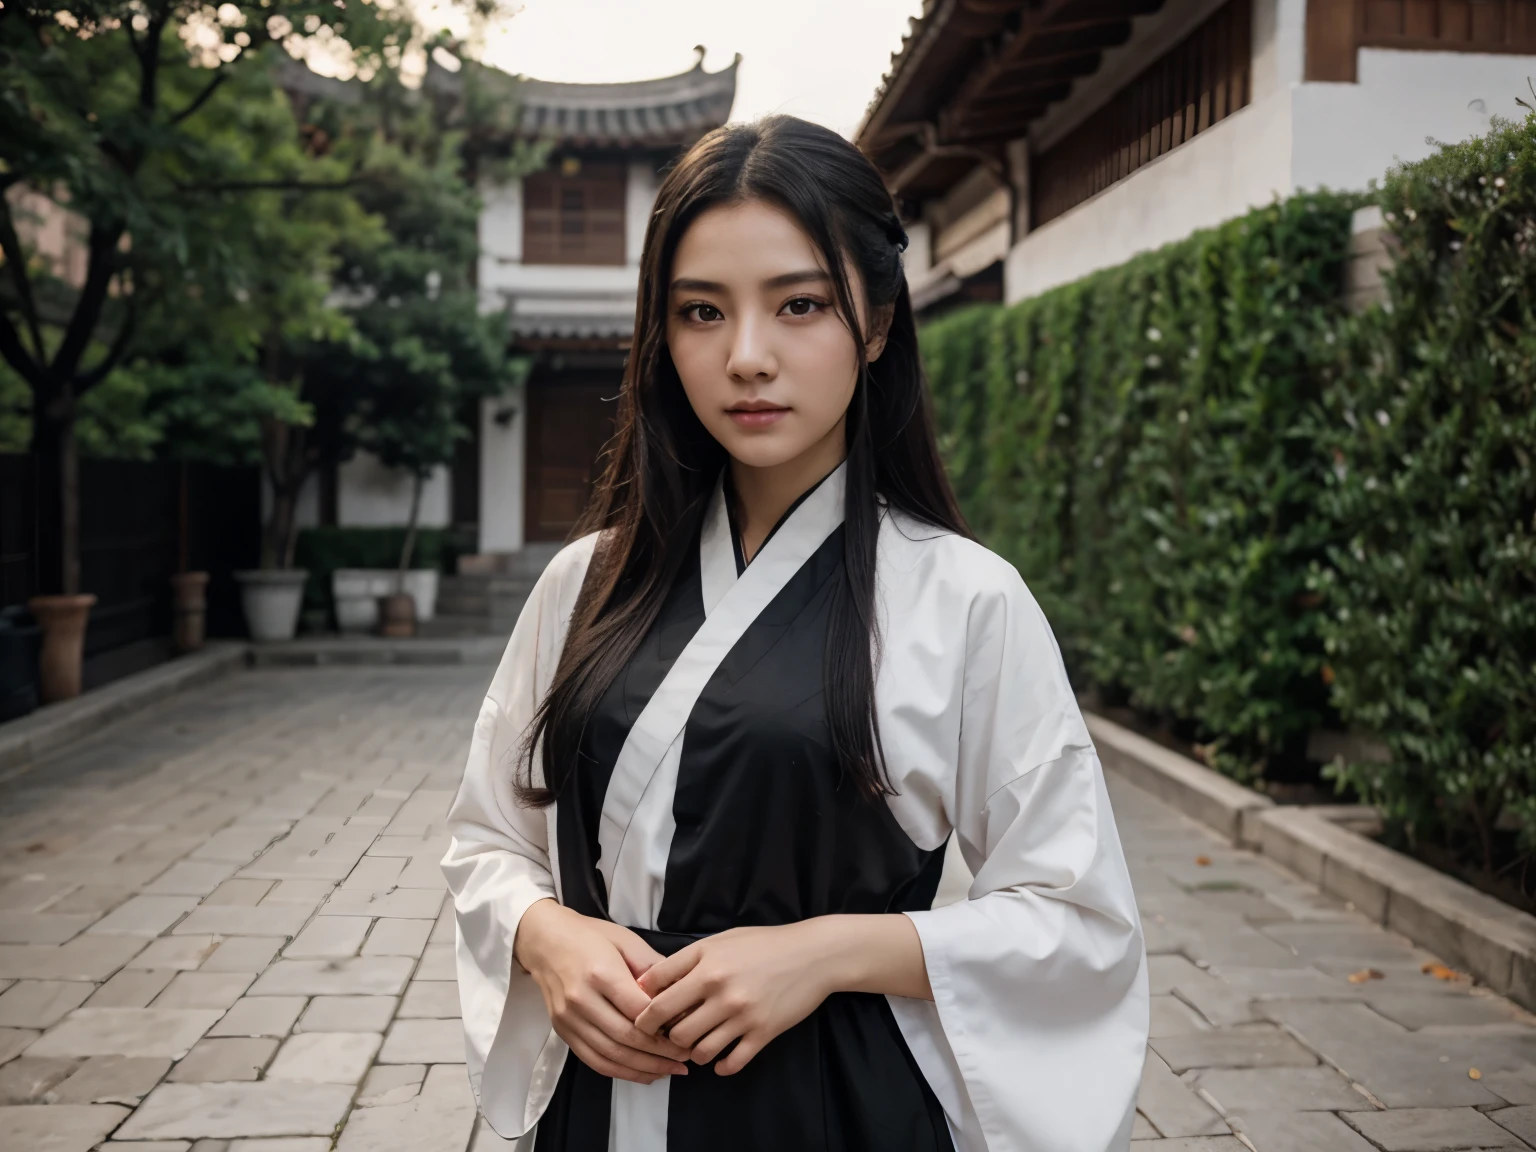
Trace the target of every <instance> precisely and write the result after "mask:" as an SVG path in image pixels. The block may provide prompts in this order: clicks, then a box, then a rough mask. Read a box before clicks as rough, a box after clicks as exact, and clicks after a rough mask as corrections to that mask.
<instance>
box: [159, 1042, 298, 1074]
mask: <svg viewBox="0 0 1536 1152" xmlns="http://www.w3.org/2000/svg"><path fill="white" fill-rule="evenodd" d="M275 1051H277V1041H276V1040H269V1039H264V1038H257V1037H242V1038H227V1039H212V1038H204V1039H202V1040H199V1041H198V1042H197V1045H196V1047H194V1048H193V1049H192V1051H190V1052H188V1053H187V1054H186V1056H184V1057H183V1058H182V1059H180V1060H178V1061H177V1062H176V1067H174V1068H172V1069H171V1074H170V1076H169V1077H168V1079H169V1080H171V1081H172V1082H174V1083H190V1084H202V1083H207V1082H209V1081H217V1082H219V1083H225V1082H228V1081H233V1080H255V1079H257V1078H258V1077H259V1076H260V1075H261V1070H262V1069H263V1068H265V1067H266V1066H267V1062H268V1061H269V1060H271V1059H272V1053H273V1052H275Z"/></svg>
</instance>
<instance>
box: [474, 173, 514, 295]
mask: <svg viewBox="0 0 1536 1152" xmlns="http://www.w3.org/2000/svg"><path fill="white" fill-rule="evenodd" d="M479 191H480V227H479V240H480V268H479V273H480V281H479V282H480V285H481V287H482V288H484V287H486V286H487V285H488V283H489V280H488V279H487V276H490V277H491V278H492V279H494V275H495V269H496V268H497V266H498V265H500V264H501V263H502V262H503V261H510V262H512V263H518V262H519V261H521V260H522V258H523V182H522V181H521V180H511V181H508V182H507V183H505V184H496V183H492V182H491V181H489V180H482V181H481V182H480V189H479Z"/></svg>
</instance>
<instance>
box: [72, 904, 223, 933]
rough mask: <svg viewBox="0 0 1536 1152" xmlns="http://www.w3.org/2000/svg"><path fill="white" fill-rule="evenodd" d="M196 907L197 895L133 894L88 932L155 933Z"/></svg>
mask: <svg viewBox="0 0 1536 1152" xmlns="http://www.w3.org/2000/svg"><path fill="white" fill-rule="evenodd" d="M196 907H197V897H196V896H135V897H134V898H133V899H132V900H130V901H128V903H126V904H124V905H123V906H122V907H121V908H119V909H117V911H115V912H112V913H110V914H109V915H107V916H104V917H102V918H101V919H100V920H98V921H97V922H96V923H95V924H93V925H92V926H91V935H93V936H104V935H115V936H158V935H160V933H162V932H164V931H165V930H166V929H167V928H169V927H170V926H171V925H172V924H175V923H176V922H177V921H178V920H180V919H181V918H182V917H183V916H185V915H186V914H187V913H188V912H190V911H192V909H194V908H196Z"/></svg>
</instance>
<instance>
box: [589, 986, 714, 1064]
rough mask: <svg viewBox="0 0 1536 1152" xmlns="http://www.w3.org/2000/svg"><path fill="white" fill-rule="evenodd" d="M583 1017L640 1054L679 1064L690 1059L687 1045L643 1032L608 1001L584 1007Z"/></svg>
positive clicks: (617, 1041)
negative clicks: (659, 1057)
mask: <svg viewBox="0 0 1536 1152" xmlns="http://www.w3.org/2000/svg"><path fill="white" fill-rule="evenodd" d="M583 1015H584V1016H585V1018H586V1020H587V1021H588V1022H589V1023H591V1024H592V1025H593V1026H594V1027H596V1028H598V1029H599V1030H600V1031H601V1032H603V1034H604V1035H606V1036H608V1037H609V1038H610V1039H611V1040H613V1041H614V1042H615V1043H618V1044H622V1045H624V1046H625V1047H626V1048H633V1049H635V1050H636V1051H638V1052H649V1053H651V1054H653V1055H656V1056H661V1057H664V1058H666V1059H668V1060H673V1061H676V1062H677V1063H678V1064H681V1063H682V1062H683V1061H684V1060H687V1059H688V1049H687V1047H686V1046H685V1045H681V1044H679V1043H678V1042H677V1041H675V1040H672V1039H670V1038H668V1037H666V1036H653V1035H651V1034H650V1033H648V1032H642V1031H641V1030H640V1029H639V1028H637V1027H636V1026H635V1025H634V1023H633V1022H631V1021H630V1020H629V1019H627V1018H626V1017H625V1016H624V1014H623V1013H621V1012H620V1011H619V1010H618V1009H617V1008H615V1007H614V1006H613V1005H612V1004H609V1003H607V1002H606V1001H604V1002H602V1003H599V1004H594V1005H591V1006H583Z"/></svg>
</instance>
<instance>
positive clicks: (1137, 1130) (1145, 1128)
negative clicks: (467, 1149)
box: [475, 1112, 1160, 1140]
mask: <svg viewBox="0 0 1536 1152" xmlns="http://www.w3.org/2000/svg"><path fill="white" fill-rule="evenodd" d="M480 1126H481V1128H488V1127H489V1125H488V1124H486V1123H485V1121H484V1120H482V1121H480ZM492 1135H495V1134H494V1132H493V1133H492ZM475 1139H477V1140H478V1139H480V1133H479V1132H478V1131H477V1132H476V1133H475ZM496 1139H498V1140H499V1139H501V1137H499V1136H497V1137H496ZM1131 1139H1132V1140H1157V1139H1160V1136H1159V1134H1158V1131H1157V1129H1156V1128H1154V1127H1152V1121H1150V1120H1148V1119H1147V1118H1146V1117H1145V1116H1143V1115H1142V1114H1141V1113H1140V1112H1138V1113H1136V1118H1135V1119H1134V1120H1133V1121H1132V1122H1131Z"/></svg>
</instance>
